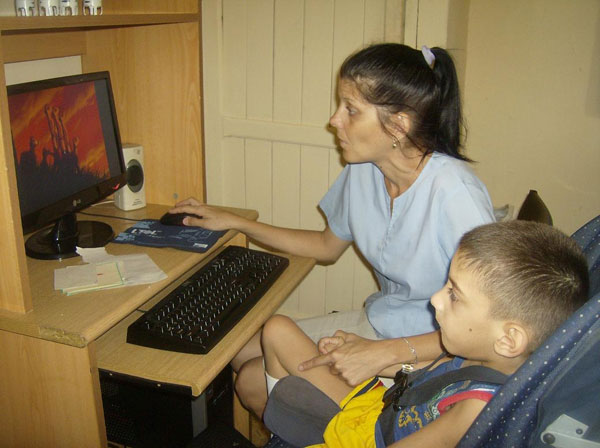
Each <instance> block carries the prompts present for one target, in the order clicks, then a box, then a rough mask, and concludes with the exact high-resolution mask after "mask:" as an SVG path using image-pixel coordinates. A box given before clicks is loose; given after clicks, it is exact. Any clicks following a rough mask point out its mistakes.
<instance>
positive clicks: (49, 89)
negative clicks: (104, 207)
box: [7, 72, 126, 259]
mask: <svg viewBox="0 0 600 448" xmlns="http://www.w3.org/2000/svg"><path fill="white" fill-rule="evenodd" d="M7 93H8V107H9V115H10V126H11V134H12V143H13V153H14V157H15V170H16V177H17V187H18V194H19V205H20V209H21V220H22V223H23V231H24V233H29V232H33V231H36V230H39V229H42V230H39V231H38V232H36V233H34V234H33V235H31V236H30V237H29V238H28V239H27V242H26V245H25V246H26V253H27V255H29V256H31V257H34V258H40V259H60V258H68V257H72V256H75V255H77V254H76V253H75V250H76V247H77V246H79V247H99V246H104V245H105V244H107V243H108V242H109V241H110V240H111V239H112V238H113V236H114V234H113V231H112V228H111V227H110V226H109V225H108V224H105V223H101V222H98V221H78V220H77V218H76V215H75V213H76V212H77V211H79V210H82V209H83V208H85V207H88V206H90V205H92V204H94V203H95V202H98V201H100V200H101V199H104V198H105V197H107V196H109V195H111V194H113V193H114V192H115V191H116V190H118V189H119V188H120V187H122V186H123V185H124V184H125V183H126V174H125V173H126V170H125V164H124V161H123V153H122V145H121V138H120V135H119V127H118V122H117V116H116V111H115V106H114V99H113V96H112V87H111V83H110V76H109V73H108V72H98V73H87V74H83V75H74V76H66V77H61V78H54V79H48V80H42V81H34V82H29V83H23V84H16V85H12V86H8V87H7ZM48 225H49V227H47V228H43V227H44V226H48Z"/></svg>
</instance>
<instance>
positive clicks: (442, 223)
mask: <svg viewBox="0 0 600 448" xmlns="http://www.w3.org/2000/svg"><path fill="white" fill-rule="evenodd" d="M319 206H320V207H321V209H322V210H323V212H324V213H325V215H326V216H327V221H328V224H329V227H330V228H331V230H332V231H333V233H334V234H335V235H336V236H337V237H338V238H341V239H343V240H346V241H353V242H354V243H355V244H356V246H357V247H358V249H359V250H360V252H361V253H362V255H363V256H364V257H365V259H366V260H367V261H368V262H369V263H370V264H371V266H372V268H373V270H374V272H375V275H376V277H377V280H378V282H379V286H380V291H378V292H376V293H374V294H372V295H371V296H369V297H368V298H367V300H366V312H367V316H368V318H369V322H370V323H371V325H372V326H373V328H374V329H375V331H376V332H377V333H378V334H379V335H380V336H382V337H385V338H393V337H400V336H411V335H415V334H422V333H425V332H429V331H432V330H434V329H436V328H437V326H436V323H435V317H434V312H433V308H432V307H431V305H430V304H429V299H430V298H431V296H432V295H433V294H434V293H435V292H436V291H438V290H439V289H441V288H442V286H443V285H444V283H445V282H446V277H447V275H448V269H449V267H450V260H451V258H452V256H453V254H454V252H455V250H456V247H457V246H458V242H459V240H460V238H461V236H462V235H463V234H464V233H465V232H467V231H469V230H470V229H472V228H474V227H477V226H479V225H481V224H485V223H489V222H492V221H493V220H494V213H493V207H492V203H491V201H490V197H489V195H488V192H487V189H486V188H485V185H484V184H483V183H482V182H481V181H480V180H479V179H478V178H477V176H475V174H474V173H473V171H472V170H471V169H470V167H469V166H468V165H467V163H465V162H463V161H461V160H457V159H454V158H452V157H450V156H447V155H445V154H439V153H434V154H433V155H432V156H431V158H430V159H429V162H428V163H427V164H426V165H425V167H424V169H423V171H422V172H421V174H420V175H419V177H418V178H417V180H416V181H415V182H414V183H413V184H412V185H411V186H410V188H409V189H408V190H406V191H405V192H404V193H402V194H401V195H400V196H398V197H397V198H396V199H394V206H393V211H392V210H390V196H389V195H388V192H387V190H386V188H385V183H384V176H383V174H382V173H381V171H380V170H379V169H378V168H377V167H376V166H375V165H374V164H372V163H360V164H349V165H347V166H346V167H345V168H344V170H343V171H342V172H341V174H340V175H339V177H338V178H337V179H336V181H335V182H334V184H333V185H332V186H331V188H330V189H329V191H328V192H327V194H326V195H325V196H324V197H323V199H322V200H321V202H320V203H319Z"/></svg>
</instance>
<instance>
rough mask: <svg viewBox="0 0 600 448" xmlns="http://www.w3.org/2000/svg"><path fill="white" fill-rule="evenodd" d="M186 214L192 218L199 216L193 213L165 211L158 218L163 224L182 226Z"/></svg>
mask: <svg viewBox="0 0 600 448" xmlns="http://www.w3.org/2000/svg"><path fill="white" fill-rule="evenodd" d="M186 216H191V217H192V218H201V216H198V215H194V214H192V213H169V212H167V213H165V214H164V215H162V217H161V218H160V223H161V224H163V225H165V226H183V225H185V224H184V223H183V219H184V218H185V217H186Z"/></svg>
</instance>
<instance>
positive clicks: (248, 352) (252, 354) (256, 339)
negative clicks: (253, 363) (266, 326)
mask: <svg viewBox="0 0 600 448" xmlns="http://www.w3.org/2000/svg"><path fill="white" fill-rule="evenodd" d="M260 338H261V330H258V332H256V334H255V335H254V336H252V338H251V339H250V340H249V341H248V342H247V343H246V345H244V346H243V347H242V349H241V350H240V351H239V352H238V353H237V354H236V355H235V356H234V357H233V359H232V360H231V367H232V368H233V370H234V371H235V372H237V373H239V371H240V369H241V368H242V366H243V365H244V364H245V363H246V362H247V361H249V360H251V359H254V358H257V357H260V356H262V348H261V346H260Z"/></svg>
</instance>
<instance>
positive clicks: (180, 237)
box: [112, 219, 227, 252]
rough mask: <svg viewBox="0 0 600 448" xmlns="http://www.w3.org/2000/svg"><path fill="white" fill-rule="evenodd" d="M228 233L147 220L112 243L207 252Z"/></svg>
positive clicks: (140, 222) (131, 228) (120, 234)
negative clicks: (166, 224)
mask: <svg viewBox="0 0 600 448" xmlns="http://www.w3.org/2000/svg"><path fill="white" fill-rule="evenodd" d="M226 232H227V231H226V230H220V231H213V230H206V229H203V228H202V227H187V226H165V225H163V224H161V223H160V222H159V221H158V220H156V219H145V220H143V221H139V222H137V223H136V224H135V225H134V226H133V227H130V228H128V229H127V230H125V231H123V232H121V233H119V234H118V235H117V236H116V238H115V239H114V240H113V241H112V242H113V243H121V244H136V245H138V246H151V247H174V248H176V249H181V250H188V251H191V252H206V251H207V250H208V249H210V248H211V247H212V246H213V245H214V244H215V243H216V242H217V240H218V239H219V238H220V237H221V236H223V235H224V234H225V233H226Z"/></svg>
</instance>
